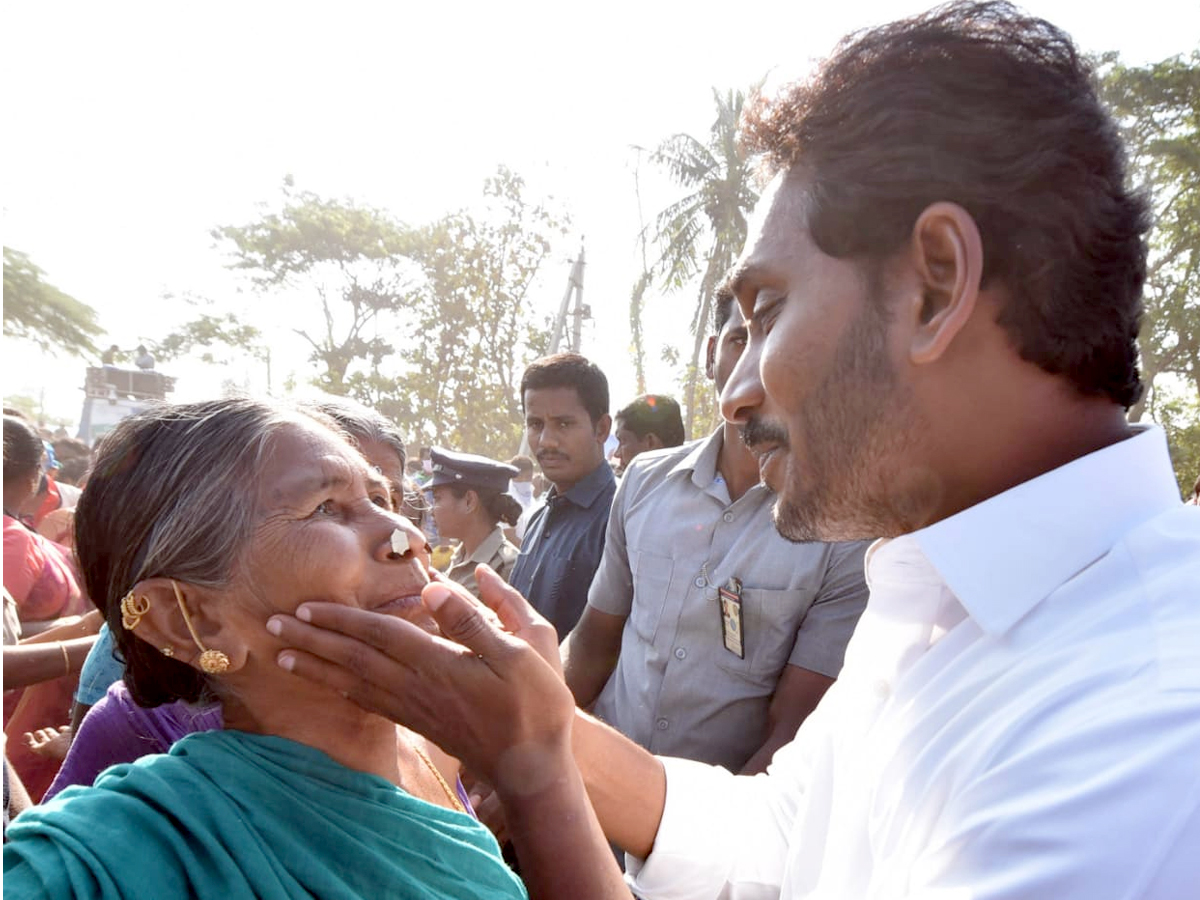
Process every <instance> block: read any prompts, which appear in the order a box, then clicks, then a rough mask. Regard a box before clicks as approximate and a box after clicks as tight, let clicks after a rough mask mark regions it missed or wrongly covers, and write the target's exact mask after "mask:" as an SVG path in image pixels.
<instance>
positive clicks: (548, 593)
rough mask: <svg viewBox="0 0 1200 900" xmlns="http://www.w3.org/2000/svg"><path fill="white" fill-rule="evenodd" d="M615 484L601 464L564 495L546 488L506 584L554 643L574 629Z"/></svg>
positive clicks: (595, 563)
mask: <svg viewBox="0 0 1200 900" xmlns="http://www.w3.org/2000/svg"><path fill="white" fill-rule="evenodd" d="M615 490H616V479H615V478H614V476H613V471H612V467H611V466H609V464H608V463H607V462H602V463H600V465H598V466H596V468H595V469H593V470H592V471H591V472H590V473H588V474H587V475H586V476H584V478H583V479H582V480H581V481H580V482H579V483H578V484H576V485H575V486H574V487H572V488H571V489H570V490H569V491H567V492H566V493H563V494H560V493H559V492H558V488H551V489H550V493H549V494H548V495H547V498H546V503H545V505H544V506H541V507H539V508H538V509H537V510H535V511H534V513H533V516H532V518H530V520H529V528H528V529H527V530H526V532H525V537H524V539H523V540H522V541H521V555H520V556H519V557H518V558H517V562H516V565H514V566H513V569H512V574H511V575H510V576H509V579H508V582H509V584H511V585H512V586H513V587H515V588H516V589H517V590H518V591H520V592H521V594H522V595H523V596H524V597H525V598H526V599H527V600H528V601H529V602H530V603H531V604H533V606H534V608H535V609H536V610H537V611H538V612H540V613H541V614H542V615H543V616H545V617H546V618H547V619H549V620H550V623H551V624H552V625H553V626H554V627H555V628H557V629H558V636H559V637H560V638H563V637H566V636H567V633H568V632H569V631H570V630H571V629H572V628H574V627H575V623H576V622H578V621H579V617H580V616H581V615H583V607H584V605H585V604H586V603H587V596H588V585H590V584H591V583H592V576H593V575H594V574H595V572H596V566H598V565H599V564H600V557H601V555H602V554H603V553H604V529H605V526H606V523H607V522H608V510H609V507H610V506H611V504H612V498H613V492H614V491H615Z"/></svg>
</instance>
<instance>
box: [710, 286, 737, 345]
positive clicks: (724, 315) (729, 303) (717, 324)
mask: <svg viewBox="0 0 1200 900" xmlns="http://www.w3.org/2000/svg"><path fill="white" fill-rule="evenodd" d="M736 299H737V298H735V297H734V296H733V291H731V290H730V289H729V287H728V286H727V285H722V286H721V287H719V288H717V293H716V296H715V297H714V298H713V334H720V333H721V329H722V328H724V327H725V323H726V322H728V321H729V317H730V315H732V313H733V304H734V302H735V300H736Z"/></svg>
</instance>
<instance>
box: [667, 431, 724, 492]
mask: <svg viewBox="0 0 1200 900" xmlns="http://www.w3.org/2000/svg"><path fill="white" fill-rule="evenodd" d="M723 435H724V430H723V429H722V428H721V426H719V425H718V426H717V430H716V431H714V432H713V433H712V434H710V435H709V436H708V437H706V438H704V439H702V440H698V441H696V443H695V445H694V446H693V447H692V449H691V450H689V451H688V453H687V454H686V455H685V456H684V457H683V459H681V460H679V462H677V463H675V465H674V466H673V467H672V468H671V473H670V474H671V475H676V474H680V473H686V474H690V475H691V477H692V484H694V485H696V487H698V488H700V489H701V490H704V489H705V488H707V487H708V486H709V485H710V484H712V482H713V479H714V478H716V477H717V462H718V461H719V460H720V458H721V444H722V440H723Z"/></svg>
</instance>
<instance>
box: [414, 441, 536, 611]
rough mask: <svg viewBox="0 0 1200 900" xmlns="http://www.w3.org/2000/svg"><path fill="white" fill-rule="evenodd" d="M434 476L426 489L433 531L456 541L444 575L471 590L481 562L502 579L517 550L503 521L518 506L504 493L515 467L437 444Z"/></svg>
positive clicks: (513, 517)
mask: <svg viewBox="0 0 1200 900" xmlns="http://www.w3.org/2000/svg"><path fill="white" fill-rule="evenodd" d="M430 460H431V461H432V463H433V477H432V479H431V480H430V481H429V484H427V485H426V486H425V489H426V490H428V491H432V493H433V518H434V521H435V522H436V523H437V530H438V534H439V536H441V537H444V538H455V539H457V540H458V541H460V542H461V543H459V545H458V547H456V548H455V550H454V556H453V557H451V559H450V566H449V568H448V569H447V570H446V574H447V575H448V576H449V577H450V578H452V579H453V580H454V581H457V582H458V583H459V584H461V585H463V586H464V587H466V588H467V589H468V590H469V591H471V592H472V593H474V592H475V590H476V585H475V567H476V566H477V565H479V564H480V563H486V564H487V565H489V566H491V567H492V568H493V569H495V570H496V573H497V574H499V575H500V576H501V577H502V578H504V579H505V580H507V579H508V573H509V570H510V569H511V568H512V566H513V563H515V562H516V560H517V556H518V554H519V552H520V551H519V550H517V548H516V547H515V546H513V544H512V543H510V542H509V541H508V540H507V539H506V538H505V537H504V525H503V524H501V523H506V524H508V525H515V524H516V523H517V519H518V518H519V517H520V515H521V504H520V503H518V502H517V500H516V498H515V497H513V496H512V495H511V494H509V493H508V490H509V481H510V480H511V479H512V477H513V476H514V475H516V474H517V471H518V470H517V468H516V467H515V466H510V465H508V464H507V463H502V462H497V461H496V460H494V459H488V458H487V457H486V456H476V455H475V454H472V453H454V452H452V451H450V450H444V449H442V448H440V447H434V448H433V449H432V450H431V451H430Z"/></svg>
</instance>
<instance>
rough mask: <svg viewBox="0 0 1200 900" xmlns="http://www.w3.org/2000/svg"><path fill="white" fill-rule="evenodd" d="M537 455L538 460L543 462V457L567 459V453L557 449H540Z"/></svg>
mask: <svg viewBox="0 0 1200 900" xmlns="http://www.w3.org/2000/svg"><path fill="white" fill-rule="evenodd" d="M536 455H537V461H538V462H541V461H542V460H543V459H567V454H565V453H560V452H559V451H557V450H539V451H538V452H537V454H536Z"/></svg>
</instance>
